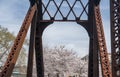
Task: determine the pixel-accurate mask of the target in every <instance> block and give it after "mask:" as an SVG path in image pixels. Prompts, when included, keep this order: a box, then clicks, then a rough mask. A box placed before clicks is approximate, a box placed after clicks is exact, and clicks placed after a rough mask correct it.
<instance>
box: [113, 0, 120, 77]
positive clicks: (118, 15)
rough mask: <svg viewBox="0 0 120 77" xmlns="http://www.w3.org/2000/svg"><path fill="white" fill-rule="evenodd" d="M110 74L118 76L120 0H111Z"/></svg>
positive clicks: (119, 69) (119, 71)
mask: <svg viewBox="0 0 120 77" xmlns="http://www.w3.org/2000/svg"><path fill="white" fill-rule="evenodd" d="M111 45H112V46H111V47H112V74H113V77H120V0H111Z"/></svg>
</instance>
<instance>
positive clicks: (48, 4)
mask: <svg viewBox="0 0 120 77" xmlns="http://www.w3.org/2000/svg"><path fill="white" fill-rule="evenodd" d="M99 3H100V0H30V8H29V10H28V12H27V14H26V16H25V19H24V21H23V24H22V26H21V29H20V31H19V33H18V35H17V37H16V39H15V41H14V44H13V46H12V48H11V50H10V52H9V55H8V58H7V60H6V62H5V64H4V66H3V69H2V71H1V73H0V77H10V76H11V74H12V71H13V69H14V66H15V64H16V61H17V58H18V55H19V52H20V49H21V47H22V45H23V42H24V39H25V37H26V34H27V32H28V29H29V27H30V24H31V35H30V45H29V56H28V68H27V75H26V77H32V72H33V53H34V52H35V57H36V67H37V77H44V62H43V49H42V33H43V31H44V29H45V28H46V27H47V26H49V25H50V24H52V23H53V22H55V21H58V22H65V21H66V22H76V23H78V24H80V25H82V26H83V27H84V28H85V29H86V30H87V32H88V35H89V38H90V41H89V63H88V77H99V61H98V59H99V57H100V62H101V68H102V76H103V77H120V0H110V16H111V50H112V53H111V54H112V57H111V59H112V66H111V67H112V69H111V68H110V63H109V59H108V52H107V48H106V41H105V36H104V30H103V24H102V17H101V13H100V7H99ZM51 8H52V9H51Z"/></svg>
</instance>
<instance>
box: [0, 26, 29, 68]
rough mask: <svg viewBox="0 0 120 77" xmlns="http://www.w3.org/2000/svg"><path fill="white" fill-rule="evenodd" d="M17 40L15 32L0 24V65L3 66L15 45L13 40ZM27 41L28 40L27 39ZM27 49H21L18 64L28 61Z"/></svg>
mask: <svg viewBox="0 0 120 77" xmlns="http://www.w3.org/2000/svg"><path fill="white" fill-rule="evenodd" d="M14 40H15V36H14V35H13V33H10V32H9V31H8V29H7V28H4V27H2V26H0V66H1V67H2V66H3V64H4V63H5V61H6V59H7V56H8V54H9V51H10V49H11V47H12V45H13V42H14ZM26 41H27V40H26ZM26 43H27V42H25V44H24V45H26ZM25 51H26V49H25V47H23V48H22V49H21V52H20V55H19V58H18V61H17V66H20V65H23V64H25V63H26V52H25Z"/></svg>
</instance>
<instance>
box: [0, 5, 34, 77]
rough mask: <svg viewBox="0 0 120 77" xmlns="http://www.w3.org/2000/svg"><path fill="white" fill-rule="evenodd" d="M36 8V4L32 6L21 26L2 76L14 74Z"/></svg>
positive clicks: (0, 75) (6, 76) (8, 76)
mask: <svg viewBox="0 0 120 77" xmlns="http://www.w3.org/2000/svg"><path fill="white" fill-rule="evenodd" d="M35 10H36V6H33V7H30V8H29V10H28V12H27V15H26V17H25V19H24V21H23V24H22V26H21V29H20V31H19V33H18V35H17V37H16V39H15V41H14V44H13V46H12V48H11V51H10V53H9V55H8V58H7V61H6V63H5V64H4V67H3V69H2V72H1V73H0V77H10V76H11V74H12V71H13V69H14V66H15V64H16V61H17V58H18V55H19V52H20V49H21V48H22V45H23V42H24V39H25V37H26V34H27V32H28V28H29V26H30V23H31V21H32V18H33V15H34V12H35Z"/></svg>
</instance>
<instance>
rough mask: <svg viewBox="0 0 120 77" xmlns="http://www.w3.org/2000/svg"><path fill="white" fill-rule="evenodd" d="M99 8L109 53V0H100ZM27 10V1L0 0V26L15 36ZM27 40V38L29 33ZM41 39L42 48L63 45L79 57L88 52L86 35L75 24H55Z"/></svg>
mask: <svg viewBox="0 0 120 77" xmlns="http://www.w3.org/2000/svg"><path fill="white" fill-rule="evenodd" d="M71 1H72V0H71ZM100 7H101V14H102V20H103V25H104V31H105V37H106V43H107V48H108V51H109V52H110V51H111V47H110V16H109V0H101V3H100ZM28 8H29V0H20V1H18V0H0V25H2V26H3V27H6V28H8V30H9V31H10V32H12V33H14V35H17V33H18V31H19V29H20V26H21V24H22V22H23V19H24V17H25V15H26V13H27V10H28ZM27 38H29V32H28V35H27ZM42 38H43V45H44V47H46V46H48V47H50V48H52V47H54V46H59V45H65V47H66V48H68V49H72V50H74V51H75V52H77V54H78V55H80V56H81V57H83V56H85V55H87V54H88V51H89V37H88V33H87V31H86V30H85V29H84V28H83V27H82V26H80V25H78V24H77V23H75V22H62V23H61V22H55V23H54V24H52V25H49V26H48V27H47V28H46V29H45V30H44V33H43V37H42Z"/></svg>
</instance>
